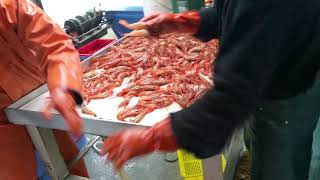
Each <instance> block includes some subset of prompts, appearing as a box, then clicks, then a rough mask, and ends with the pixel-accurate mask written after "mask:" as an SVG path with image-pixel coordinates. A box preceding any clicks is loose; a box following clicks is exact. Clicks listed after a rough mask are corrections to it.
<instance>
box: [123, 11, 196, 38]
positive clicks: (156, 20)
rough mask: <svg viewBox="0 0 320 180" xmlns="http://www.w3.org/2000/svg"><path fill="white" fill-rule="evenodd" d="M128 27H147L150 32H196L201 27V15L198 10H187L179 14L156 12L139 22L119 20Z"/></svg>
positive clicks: (137, 28)
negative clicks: (131, 22) (130, 22)
mask: <svg viewBox="0 0 320 180" xmlns="http://www.w3.org/2000/svg"><path fill="white" fill-rule="evenodd" d="M119 23H120V24H122V25H123V26H125V27H126V28H128V29H132V30H141V29H147V30H148V31H149V33H150V34H164V33H171V32H180V33H191V34H194V33H196V32H197V31H198V29H199V27H200V15H199V13H198V12H196V11H187V12H183V13H178V14H172V13H167V14H155V15H151V16H147V17H144V18H143V19H141V20H140V21H139V22H137V23H133V24H128V23H127V22H126V21H123V20H121V21H119Z"/></svg>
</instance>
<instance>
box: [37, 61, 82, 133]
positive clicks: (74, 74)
mask: <svg viewBox="0 0 320 180" xmlns="http://www.w3.org/2000/svg"><path fill="white" fill-rule="evenodd" d="M75 62H76V61H75ZM75 62H72V61H71V60H70V61H69V62H60V61H59V62H58V61H57V62H51V63H49V64H48V67H47V76H48V80H47V83H48V88H49V92H50V101H49V103H48V105H47V106H46V107H45V108H44V109H43V115H44V117H46V118H47V119H48V118H50V115H51V114H50V112H51V111H52V110H53V108H54V109H56V110H57V111H58V112H59V113H60V114H61V115H62V116H63V118H64V120H65V122H66V124H67V126H68V127H69V130H70V131H71V132H72V133H73V134H74V135H76V136H80V135H81V133H82V120H81V118H80V116H79V114H78V112H77V111H76V104H81V103H82V98H81V95H80V93H81V92H80V91H81V79H82V75H81V74H80V73H79V72H81V71H79V70H78V69H80V70H81V68H80V66H78V63H75ZM68 63H70V64H68ZM72 65H73V66H72ZM72 68H73V69H72ZM74 69H76V70H74Z"/></svg>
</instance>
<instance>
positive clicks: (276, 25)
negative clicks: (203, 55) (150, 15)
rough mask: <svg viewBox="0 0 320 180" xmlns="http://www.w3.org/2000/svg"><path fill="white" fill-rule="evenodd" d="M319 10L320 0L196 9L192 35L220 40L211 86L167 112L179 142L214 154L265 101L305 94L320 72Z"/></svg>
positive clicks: (219, 3) (226, 0)
mask: <svg viewBox="0 0 320 180" xmlns="http://www.w3.org/2000/svg"><path fill="white" fill-rule="evenodd" d="M319 11H320V1H318V0H310V1H308V2H305V1H301V0H290V1H289V0H216V6H215V7H213V8H209V9H205V10H203V11H201V13H200V14H201V25H200V26H201V27H200V30H199V32H198V33H197V34H196V36H197V37H198V38H200V39H202V40H204V41H207V40H210V39H213V38H219V40H220V52H219V55H218V57H217V59H216V60H215V70H214V71H215V72H214V84H215V87H214V88H213V89H211V90H209V91H208V93H207V94H206V95H204V96H203V97H202V98H201V99H199V100H198V101H196V102H195V103H194V104H193V105H192V106H190V107H189V108H186V109H184V110H182V111H180V112H177V113H174V114H172V127H173V131H174V133H175V135H176V137H177V141H178V143H179V144H180V145H181V146H182V147H183V148H185V149H187V150H189V151H191V152H194V153H195V154H196V155H197V156H198V157H200V158H206V157H209V156H212V155H215V154H217V153H219V152H220V151H221V149H222V148H223V146H224V144H225V141H226V139H227V138H228V137H229V136H230V135H231V134H232V132H233V130H234V128H235V127H236V126H238V125H240V124H241V123H242V122H243V121H244V120H245V119H246V118H248V115H249V114H250V113H251V112H254V111H255V110H256V109H257V107H259V106H260V105H261V104H262V102H263V101H265V100H279V99H287V98H289V97H293V96H296V95H298V94H300V93H303V92H305V91H307V90H308V89H309V88H310V87H311V86H312V84H313V82H314V77H315V74H316V72H317V70H318V69H319V66H320V33H319V32H320V16H319ZM302 123H303V122H302Z"/></svg>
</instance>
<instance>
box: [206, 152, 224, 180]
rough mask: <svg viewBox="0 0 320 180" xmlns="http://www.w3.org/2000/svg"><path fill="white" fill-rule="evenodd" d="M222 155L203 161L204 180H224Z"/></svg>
mask: <svg viewBox="0 0 320 180" xmlns="http://www.w3.org/2000/svg"><path fill="white" fill-rule="evenodd" d="M221 162H222V161H221V155H217V156H213V157H211V158H208V159H204V160H202V167H203V176H204V177H203V178H204V180H223V172H222V164H221Z"/></svg>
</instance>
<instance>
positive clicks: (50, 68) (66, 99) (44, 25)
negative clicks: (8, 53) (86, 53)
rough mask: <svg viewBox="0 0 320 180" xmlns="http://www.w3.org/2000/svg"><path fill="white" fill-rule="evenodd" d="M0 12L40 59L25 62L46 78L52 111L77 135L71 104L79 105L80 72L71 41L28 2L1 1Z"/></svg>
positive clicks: (73, 109) (78, 124) (28, 48)
mask: <svg viewBox="0 0 320 180" xmlns="http://www.w3.org/2000/svg"><path fill="white" fill-rule="evenodd" d="M1 8H2V11H3V12H4V15H5V16H6V18H7V19H8V22H9V23H10V24H12V26H13V28H15V29H16V32H17V35H18V37H19V39H20V40H21V42H22V43H23V45H24V46H25V48H26V49H27V50H29V51H31V52H34V53H35V54H36V55H37V56H38V57H41V58H38V59H39V61H38V62H36V60H35V59H26V60H28V61H30V62H29V63H30V64H34V65H35V66H37V67H38V68H39V70H40V71H42V73H43V76H44V77H47V83H48V88H49V91H50V94H51V99H52V103H53V104H52V107H55V108H56V109H57V110H58V111H59V112H60V113H61V114H62V115H63V116H64V118H65V119H66V122H67V123H68V125H69V127H70V128H71V130H72V131H73V132H75V133H79V132H80V129H81V120H80V117H78V114H77V112H76V110H75V104H81V103H82V98H81V92H82V69H81V66H80V60H79V56H78V53H77V51H76V50H75V48H74V47H73V45H72V42H71V40H70V39H69V38H68V37H67V36H66V35H65V34H64V32H63V31H62V29H61V28H59V26H58V25H57V24H56V23H54V22H53V21H52V20H51V19H50V18H49V17H48V16H47V15H46V14H45V13H44V12H43V11H42V10H41V9H40V8H38V7H37V6H36V5H35V4H33V3H32V2H31V1H29V0H4V1H3V2H2V7H1Z"/></svg>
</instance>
